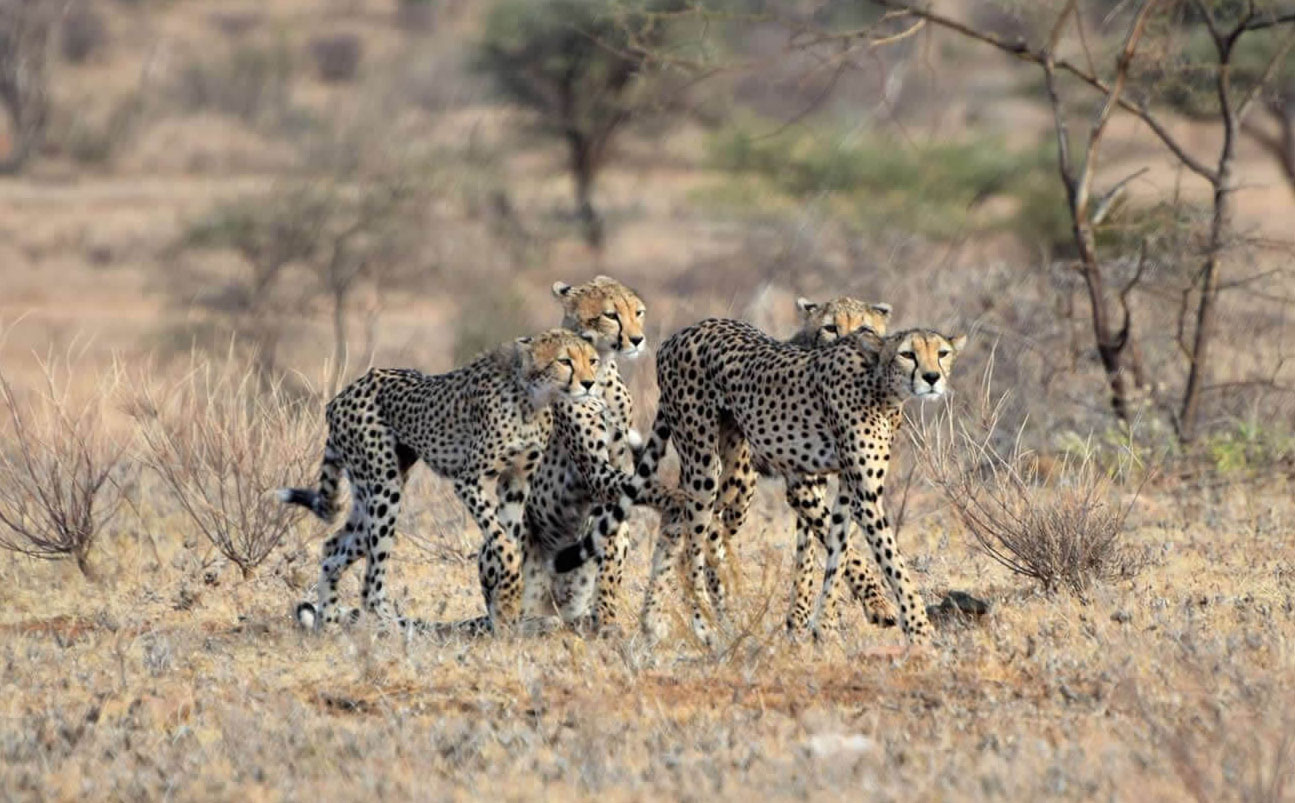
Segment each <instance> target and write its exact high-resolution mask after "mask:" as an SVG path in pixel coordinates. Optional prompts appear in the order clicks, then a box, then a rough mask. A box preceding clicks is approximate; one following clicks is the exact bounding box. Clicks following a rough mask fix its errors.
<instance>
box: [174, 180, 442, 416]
mask: <svg viewBox="0 0 1295 803" xmlns="http://www.w3.org/2000/svg"><path fill="white" fill-rule="evenodd" d="M421 200H422V199H421V197H420V195H419V194H418V192H417V187H416V185H415V184H414V181H413V180H412V179H407V178H405V177H399V176H397V177H377V178H374V177H370V178H369V179H367V180H366V181H365V182H363V183H362V184H358V185H357V184H352V183H350V182H344V181H341V180H339V179H336V178H328V179H321V180H317V181H313V182H307V183H303V184H297V185H289V186H285V187H282V188H277V189H274V190H272V191H270V192H269V193H268V194H266V195H263V196H258V197H256V198H240V199H237V200H235V201H232V202H228V203H223V204H220V205H218V206H217V207H216V208H215V209H213V210H212V211H211V212H209V213H208V214H207V215H206V216H205V217H204V218H202V219H201V220H199V221H198V222H197V223H195V224H194V225H193V226H191V227H190V228H189V230H188V231H187V232H186V233H185V235H184V237H183V238H182V239H181V240H180V242H179V243H178V244H177V245H176V250H179V251H184V250H187V249H217V250H219V249H226V250H231V251H233V252H235V253H237V254H238V255H239V257H240V263H241V268H242V270H241V271H239V272H236V273H233V274H230V273H228V272H224V273H220V274H217V275H212V274H211V273H209V272H206V271H204V270H203V266H202V265H201V264H197V265H187V264H185V263H184V262H181V268H182V269H181V270H180V271H177V272H176V273H175V275H174V276H173V277H172V282H173V287H172V292H173V294H174V295H176V296H177V297H178V298H179V299H181V300H183V301H184V302H185V303H188V304H192V305H195V306H198V307H200V308H202V309H204V310H205V311H206V312H207V313H208V314H210V315H213V316H215V317H216V318H217V319H220V320H222V321H223V322H224V323H225V324H227V325H228V327H229V328H230V329H231V330H232V331H233V333H235V334H236V335H238V336H239V337H240V338H241V339H243V340H245V341H246V342H248V343H249V344H250V345H252V346H253V347H254V348H255V350H256V355H255V356H256V360H257V365H258V367H259V369H260V371H261V373H262V374H264V375H271V374H273V373H274V368H275V350H276V347H277V345H278V342H279V339H280V337H281V335H282V329H283V319H284V316H285V315H286V314H287V313H288V312H289V311H290V310H291V309H294V308H297V307H299V306H300V303H301V302H302V301H303V300H304V301H309V300H311V299H313V298H315V297H319V296H322V297H324V298H325V299H326V301H327V303H329V304H330V306H331V309H330V310H329V313H330V316H331V319H332V328H333V357H332V364H331V374H330V377H329V386H328V391H329V392H330V393H331V392H333V391H335V390H336V389H337V385H338V383H339V381H340V379H341V372H342V369H343V367H344V365H345V363H346V362H347V357H348V341H349V338H348V335H347V325H346V321H347V317H348V314H349V308H350V306H351V300H352V298H353V295H354V293H355V290H356V289H357V288H358V287H359V286H360V285H362V284H364V283H365V282H369V283H378V284H380V283H381V282H382V281H383V280H384V279H387V278H390V277H391V276H392V275H393V274H394V273H395V272H396V270H397V267H398V266H399V265H400V264H401V262H402V260H403V259H404V258H405V257H406V256H408V254H409V252H410V250H411V249H412V246H413V244H414V238H415V236H416V235H417V233H418V231H419V230H418V215H419V214H420V212H421V210H422V203H421ZM294 270H295V271H298V272H299V273H297V274H292V273H291V272H292V271H294ZM302 274H304V275H305V277H308V281H304V282H303V281H291V280H290V276H296V277H298V278H301V275H302Z"/></svg>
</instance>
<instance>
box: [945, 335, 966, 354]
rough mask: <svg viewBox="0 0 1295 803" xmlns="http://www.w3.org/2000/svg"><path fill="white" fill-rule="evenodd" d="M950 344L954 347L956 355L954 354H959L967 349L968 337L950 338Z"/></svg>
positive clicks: (957, 336)
mask: <svg viewBox="0 0 1295 803" xmlns="http://www.w3.org/2000/svg"><path fill="white" fill-rule="evenodd" d="M949 344H950V345H951V346H953V353H954V354H957V353H958V352H960V351H962V350H963V348H965V347H966V345H967V336H966V335H955V336H954V337H951V338H949Z"/></svg>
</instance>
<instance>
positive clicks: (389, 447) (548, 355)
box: [279, 329, 599, 628]
mask: <svg viewBox="0 0 1295 803" xmlns="http://www.w3.org/2000/svg"><path fill="white" fill-rule="evenodd" d="M598 368H599V357H598V352H597V350H596V349H595V348H594V346H593V345H592V344H591V343H590V342H589V341H588V340H586V339H585V338H584V337H582V336H581V335H579V334H576V333H574V332H571V331H569V330H566V329H552V330H549V331H547V332H544V333H542V334H539V335H535V336H534V337H523V338H519V339H517V340H516V341H514V342H512V343H508V344H505V345H503V346H500V347H499V348H498V349H496V350H494V351H493V352H490V353H487V354H485V355H484V356H482V357H480V358H478V359H477V360H476V361H474V362H472V363H471V364H469V365H466V366H464V367H462V368H459V369H457V370H454V371H450V372H449V373H445V374H439V375H429V374H424V373H422V372H420V371H415V370H407V369H373V370H370V371H369V372H368V373H366V374H365V375H364V376H362V377H360V378H359V379H357V380H355V381H354V382H352V383H351V384H350V385H348V386H347V387H346V388H344V389H343V390H342V391H341V392H340V393H338V394H337V396H336V397H334V398H333V400H332V401H330V402H329V403H328V406H327V408H326V418H327V422H328V438H327V441H326V443H325V446H324V459H323V465H322V467H321V469H320V474H319V484H318V486H317V488H315V489H302V488H285V489H283V490H281V491H280V492H279V494H280V499H281V500H282V501H283V502H285V503H288V504H295V505H301V506H303V507H306V508H308V509H310V510H311V511H312V512H313V513H315V514H316V515H317V516H319V517H320V518H322V519H324V520H326V521H331V520H332V519H333V518H334V517H335V515H336V512H337V492H338V485H339V482H340V480H341V475H342V472H343V471H345V472H346V475H347V477H348V478H349V479H350V482H351V491H352V493H351V495H352V507H351V512H350V515H349V517H348V519H347V521H346V524H345V525H344V526H343V527H342V529H341V530H339V531H338V532H337V533H336V534H334V535H333V536H332V537H330V538H329V539H328V540H327V541H326V542H325V543H324V547H323V556H322V562H321V567H320V577H319V585H318V587H317V595H318V601H317V603H316V604H314V605H312V604H311V603H309V602H302V603H300V604H299V605H298V606H297V609H296V617H297V619H298V621H299V622H300V623H301V624H302V625H305V626H316V627H317V626H319V625H322V624H326V623H332V622H336V621H338V620H339V618H340V617H339V613H338V611H337V608H336V605H337V597H338V594H337V583H338V580H339V579H340V577H341V574H342V572H343V571H345V570H346V569H347V568H349V566H350V565H351V564H352V563H354V562H355V561H356V560H358V559H359V558H360V556H361V555H363V556H364V558H365V560H366V571H365V574H364V586H363V592H362V600H363V604H364V608H365V609H366V610H368V611H370V612H372V613H374V614H376V615H377V616H378V617H379V619H381V620H384V621H390V620H394V621H396V622H397V623H398V624H399V626H400V627H402V628H408V627H414V626H417V625H418V623H416V622H413V621H411V620H406V619H404V618H403V617H400V616H399V615H397V614H396V613H395V611H394V610H393V606H391V605H390V604H389V603H388V602H387V601H386V597H385V576H386V562H387V559H388V557H389V556H390V554H391V550H392V546H393V545H394V541H395V526H396V517H397V514H398V512H399V508H400V497H401V492H402V491H403V488H404V484H405V479H406V477H407V476H408V474H409V471H410V469H411V468H413V466H414V464H415V463H417V462H418V461H419V460H422V461H423V462H424V463H426V464H427V466H428V467H429V468H430V469H432V470H433V471H434V472H436V473H437V474H440V475H441V476H444V477H446V478H448V479H450V480H451V481H453V483H454V491H455V494H456V495H457V496H458V497H459V499H460V500H461V501H462V502H463V504H464V505H466V506H467V508H468V510H469V511H470V512H471V513H472V516H473V518H475V519H476V522H477V525H478V526H479V527H480V528H481V533H482V535H483V537H484V543H483V544H482V547H481V551H480V553H479V556H478V562H477V569H478V574H479V578H480V582H481V590H482V593H483V595H484V596H485V601H486V610H487V614H488V617H489V620H490V622H491V623H492V625H498V624H501V623H509V624H511V623H514V622H515V621H517V619H518V616H519V608H520V607H521V599H520V596H521V591H522V582H521V580H522V577H521V563H522V556H521V536H522V520H523V511H524V507H525V504H526V498H527V493H528V486H529V481H530V477H531V475H532V474H533V473H534V471H535V469H536V467H537V466H538V465H539V463H540V460H541V458H542V456H543V454H544V451H545V449H546V448H547V446H548V443H549V439H550V435H551V434H552V432H553V413H552V406H553V404H554V403H555V402H556V401H559V400H568V399H569V400H571V401H573V402H580V401H584V400H588V399H595V398H596V397H595V396H594V393H595V389H596V387H597V372H598ZM488 478H497V484H496V496H497V505H495V506H492V505H491V504H490V502H489V501H488V499H487V496H486V489H485V485H484V482H485V480H486V479H488ZM355 616H358V611H354V612H352V614H351V615H350V618H354V617H355Z"/></svg>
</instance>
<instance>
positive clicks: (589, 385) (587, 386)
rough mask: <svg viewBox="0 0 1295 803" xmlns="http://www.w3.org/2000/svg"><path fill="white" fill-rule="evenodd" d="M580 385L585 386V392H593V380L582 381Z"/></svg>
mask: <svg viewBox="0 0 1295 803" xmlns="http://www.w3.org/2000/svg"><path fill="white" fill-rule="evenodd" d="M580 384H582V385H584V386H585V390H593V387H594V381H593V380H592V379H582V380H580Z"/></svg>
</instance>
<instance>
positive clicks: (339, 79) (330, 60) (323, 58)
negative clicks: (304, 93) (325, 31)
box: [310, 33, 364, 84]
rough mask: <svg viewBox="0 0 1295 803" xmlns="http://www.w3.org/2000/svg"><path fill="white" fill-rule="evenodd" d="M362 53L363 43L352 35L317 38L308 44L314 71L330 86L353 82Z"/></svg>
mask: <svg viewBox="0 0 1295 803" xmlns="http://www.w3.org/2000/svg"><path fill="white" fill-rule="evenodd" d="M363 52H364V51H363V42H361V41H360V37H358V36H356V35H355V34H353V33H338V34H332V35H331V36H319V37H316V38H315V39H313V40H312V41H311V43H310V55H311V57H312V58H313V59H314V60H315V71H316V72H317V73H318V74H319V77H320V79H322V80H324V81H326V82H328V83H330V84H333V83H343V82H345V81H352V80H354V79H355V73H356V71H357V70H358V69H359V67H360V55H361V54H362V53H363Z"/></svg>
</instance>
